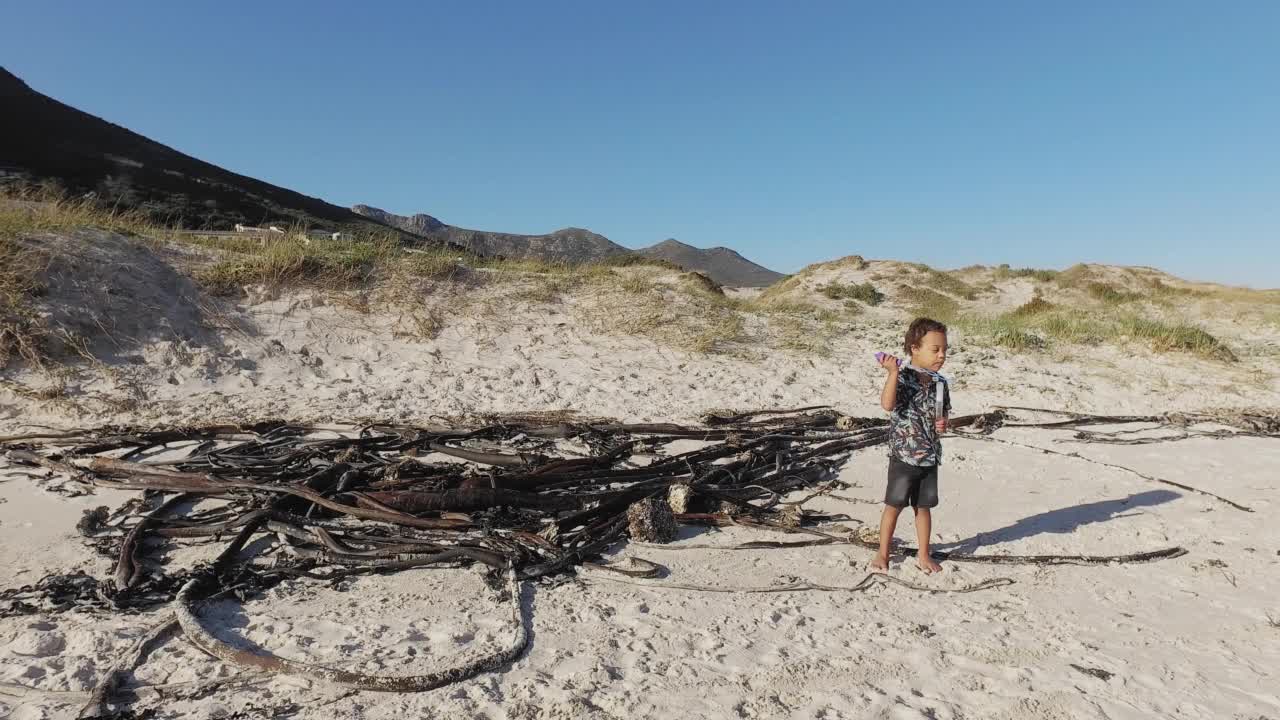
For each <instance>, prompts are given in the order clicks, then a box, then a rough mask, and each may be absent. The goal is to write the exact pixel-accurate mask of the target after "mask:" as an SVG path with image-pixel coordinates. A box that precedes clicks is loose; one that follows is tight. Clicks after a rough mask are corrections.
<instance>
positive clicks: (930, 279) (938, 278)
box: [910, 263, 981, 300]
mask: <svg viewBox="0 0 1280 720" xmlns="http://www.w3.org/2000/svg"><path fill="white" fill-rule="evenodd" d="M910 267H911V268H912V269H914V270H916V272H918V273H923V274H924V276H925V278H924V279H925V284H926V285H928V287H929V288H930V289H932V290H935V291H941V292H944V293H946V294H948V295H953V296H955V297H959V298H963V299H965V300H977V299H978V296H979V295H980V294H981V293H980V292H979V290H978V288H975V287H974V286H972V285H970V284H969V283H967V282H965V281H963V280H961V279H960V278H958V277H956V276H954V275H951V274H950V273H946V272H943V271H941V270H936V269H934V268H931V267H929V266H928V265H924V264H922V263H911V265H910Z"/></svg>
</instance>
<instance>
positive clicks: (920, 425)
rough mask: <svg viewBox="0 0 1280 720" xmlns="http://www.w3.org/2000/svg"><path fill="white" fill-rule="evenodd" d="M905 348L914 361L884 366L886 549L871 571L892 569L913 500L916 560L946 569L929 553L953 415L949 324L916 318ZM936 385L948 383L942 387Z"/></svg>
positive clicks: (930, 568)
mask: <svg viewBox="0 0 1280 720" xmlns="http://www.w3.org/2000/svg"><path fill="white" fill-rule="evenodd" d="M903 349H905V350H906V351H907V356H908V357H909V358H910V364H909V365H903V366H902V367H901V368H899V366H898V359H897V358H896V357H894V356H892V355H885V356H884V358H883V359H882V360H881V362H880V365H881V366H882V367H883V368H884V369H885V370H886V371H888V376H887V377H885V381H884V390H882V391H881V392H880V406H881V407H883V408H884V409H885V410H888V411H889V412H891V413H892V415H890V418H889V429H890V432H891V434H890V436H889V487H888V489H887V490H886V491H885V496H884V512H883V513H882V514H881V515H880V551H879V552H878V553H877V554H876V557H875V559H874V560H872V561H871V569H872V570H876V571H880V572H885V571H887V570H888V568H889V543H890V542H891V541H892V540H893V530H894V528H895V527H896V526H897V524H898V513H900V512H902V509H903V508H905V507H906V506H907V505H908V504H910V505H911V506H912V507H913V508H915V512H916V538H917V540H918V541H919V546H920V551H919V554H918V556H917V558H916V564H917V565H918V566H919V567H920V569H921V570H923V571H924V572H926V573H934V572H938V571H940V570H942V566H941V565H938V563H936V562H934V561H933V558H932V557H930V556H929V534H930V531H931V522H932V517H931V516H930V514H929V509H930V508H932V507H935V506H937V504H938V465H940V464H942V438H941V437H940V436H941V434H942V433H943V432H945V431H946V429H947V416H948V415H949V414H950V413H951V392H950V389H949V388H947V387H946V383H945V382H944V381H943V380H942V376H940V375H938V374H937V373H938V371H939V370H941V369H942V364H943V363H944V362H946V360H947V326H946V325H943V324H942V323H940V322H938V321H937V320H930V319H929V318H916V319H915V320H914V321H913V322H912V323H911V326H910V327H909V328H907V337H906V342H904V343H903ZM936 383H942V384H941V386H939V385H937V384H936ZM939 389H941V391H942V405H943V407H942V414H941V416H939V415H938V408H937V397H938V396H937V392H938V391H939Z"/></svg>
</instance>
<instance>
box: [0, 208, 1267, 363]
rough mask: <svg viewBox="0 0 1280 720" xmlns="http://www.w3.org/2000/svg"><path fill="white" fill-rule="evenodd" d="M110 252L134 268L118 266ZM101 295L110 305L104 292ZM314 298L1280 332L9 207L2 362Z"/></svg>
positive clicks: (991, 284) (877, 287)
mask: <svg viewBox="0 0 1280 720" xmlns="http://www.w3.org/2000/svg"><path fill="white" fill-rule="evenodd" d="M110 252H116V253H126V254H127V257H122V258H117V259H115V260H113V259H112V257H111V256H110V254H109V253H110ZM104 253H105V254H104ZM113 262H117V263H118V264H119V266H120V267H121V268H125V267H128V266H135V267H144V268H150V271H149V272H150V273H151V275H150V280H149V281H148V282H149V285H150V286H163V287H167V288H170V289H171V291H172V292H173V293H176V294H177V295H178V296H177V297H173V298H164V297H160V296H155V297H153V298H151V299H150V301H149V302H150V303H152V304H153V305H154V306H157V307H158V306H166V307H168V308H170V309H171V308H176V307H179V306H183V304H184V303H186V304H189V305H191V308H190V312H189V313H187V314H186V315H182V314H181V313H178V314H177V315H173V317H169V318H168V319H167V320H166V321H165V322H166V323H167V324H163V327H162V328H160V329H158V330H157V329H155V328H152V325H154V323H151V324H149V323H143V322H138V321H137V320H136V318H134V319H130V318H131V316H132V315H138V314H145V313H147V312H153V311H151V310H148V309H146V308H142V307H139V306H138V304H137V303H136V302H130V301H129V299H128V297H127V296H129V295H134V296H136V295H139V294H145V293H148V292H151V291H150V290H148V289H146V288H143V287H138V288H134V289H130V290H128V291H127V292H116V293H115V294H112V293H113V291H112V290H111V289H110V286H111V285H112V284H113V283H119V282H122V280H120V279H119V278H121V277H124V278H126V279H129V275H128V274H127V273H123V274H117V275H102V274H101V272H102V268H103V267H110V266H111V265H112V263H113ZM95 273H98V274H96V275H95ZM98 286H106V287H107V288H108V289H107V290H106V291H102V292H103V293H104V294H101V295H100V296H99V295H94V296H93V297H90V296H88V295H86V293H88V292H90V291H89V289H88V288H90V287H98ZM99 291H101V287H98V290H95V291H94V292H99ZM300 292H305V293H311V294H312V295H318V296H323V297H328V298H329V301H330V302H335V303H339V304H342V305H344V306H346V307H350V308H353V309H355V310H358V311H359V312H364V313H378V312H385V313H396V314H397V316H398V317H401V318H402V320H403V322H402V324H403V326H404V332H405V333H406V334H409V335H415V336H421V337H423V338H431V337H434V336H435V335H437V334H438V333H439V332H440V331H441V330H442V329H443V328H444V327H447V326H448V325H449V323H450V321H451V318H453V317H458V316H467V317H479V318H487V319H490V320H492V321H493V322H501V321H502V319H503V317H504V315H505V314H506V313H507V312H508V311H509V310H510V309H512V308H525V309H528V308H540V307H543V308H546V309H545V312H544V314H553V313H555V314H564V315H566V316H568V317H569V318H571V320H572V321H573V322H574V323H575V324H577V325H579V326H580V327H583V328H585V329H587V330H589V331H590V332H593V333H606V334H621V335H632V336H639V337H644V338H648V339H650V340H652V341H654V342H656V343H658V344H659V345H661V346H665V347H671V348H676V349H681V350H685V351H689V352H697V353H723V354H732V355H734V356H738V357H744V358H750V357H753V356H760V354H761V353H768V352H791V353H806V354H818V355H824V354H829V353H830V352H831V347H832V343H833V341H834V340H835V339H837V338H838V337H840V336H841V334H843V333H856V332H859V331H860V328H868V329H869V330H872V331H874V333H876V334H877V335H881V334H884V333H886V332H887V333H888V336H889V337H892V335H893V334H896V333H897V332H900V328H901V327H902V325H903V324H904V323H905V322H906V321H907V320H908V319H909V318H910V317H912V316H914V315H921V314H923V315H929V316H932V317H935V318H937V319H939V320H942V321H944V322H946V323H948V324H949V325H950V326H951V327H952V328H953V330H954V331H955V334H956V337H955V338H953V343H964V344H968V345H970V346H981V347H992V348H1001V349H1006V350H1010V351H1017V352H1041V351H1044V350H1046V349H1050V348H1060V349H1061V348H1070V347H1073V346H1082V347H1088V346H1097V345H1102V344H1108V345H1115V346H1118V347H1124V348H1128V349H1130V350H1131V351H1133V352H1135V353H1140V352H1177V353H1186V354H1188V355H1190V356H1194V357H1199V358H1203V359H1205V360H1210V361H1214V362H1235V361H1237V360H1238V359H1239V358H1240V356H1241V354H1242V353H1243V354H1246V355H1248V354H1257V353H1258V352H1263V353H1264V354H1265V352H1269V351H1265V350H1257V348H1255V347H1254V345H1253V344H1252V343H1253V341H1252V340H1251V338H1250V336H1249V329H1250V328H1264V329H1265V328H1270V329H1271V330H1270V331H1269V332H1273V331H1274V330H1275V328H1276V327H1277V326H1278V325H1280V322H1278V318H1280V293H1277V292H1275V291H1253V290H1244V289H1238V288H1227V287H1222V286H1217V285H1207V284H1196V283H1188V282H1185V281H1182V280H1179V279H1177V278H1173V277H1171V276H1168V275H1166V274H1164V273H1161V272H1159V271H1156V270H1153V269H1150V268H1117V267H1109V266H1097V265H1078V266H1075V267H1072V268H1069V269H1067V270H1064V271H1061V272H1058V271H1052V270H1038V269H1014V268H1009V267H1007V266H1001V267H995V268H991V267H971V268H965V269H962V270H957V271H950V272H947V271H941V270H937V269H934V268H931V267H928V266H926V265H921V264H917V263H905V262H897V261H874V260H873V261H868V260H866V259H864V258H862V257H859V256H850V257H846V258H841V259H839V260H835V261H831V262H827V263H818V264H815V265H811V266H809V267H807V268H805V269H804V270H802V271H801V272H799V273H797V274H796V275H793V276H790V277H788V278H786V279H784V280H783V281H781V282H779V283H777V284H775V285H773V286H771V287H769V288H767V289H765V290H764V291H763V292H760V293H759V294H758V295H755V296H749V295H739V294H735V293H728V294H726V292H725V290H724V289H723V288H721V287H720V286H719V285H718V284H716V283H715V282H713V281H711V280H710V279H709V278H707V277H706V276H704V275H701V274H698V273H689V272H684V271H682V270H680V269H679V268H677V267H675V266H673V265H671V264H670V263H668V262H664V261H661V260H652V259H648V258H645V257H642V256H638V255H634V254H628V255H616V256H611V257H607V258H605V259H603V260H602V261H599V262H593V263H557V262H547V261H540V260H531V259H494V258H487V257H482V256H478V255H473V254H470V253H467V252H465V251H457V250H454V251H449V250H443V249H440V248H431V247H427V248H420V247H408V246H405V245H404V244H403V243H402V242H401V238H399V237H398V236H396V235H395V234H393V233H392V232H386V233H379V232H369V233H364V234H356V235H355V236H354V237H352V238H351V239H342V240H331V239H328V238H316V237H309V236H308V235H307V233H306V229H305V228H303V227H297V228H294V229H292V230H291V231H289V232H286V233H282V234H278V235H271V236H265V237H260V236H251V235H246V236H243V237H240V236H231V237H228V236H218V235H209V236H201V235H193V234H190V233H177V232H173V231H171V230H169V229H167V228H164V227H160V226H157V225H154V224H152V223H150V222H149V221H148V220H147V218H146V217H144V216H142V215H140V214H136V213H112V212H107V211H103V210H101V209H99V208H97V207H95V206H94V205H92V204H90V203H89V202H88V201H85V200H68V199H65V198H48V197H45V198H40V199H36V200H32V199H29V198H28V199H17V200H15V199H10V200H7V201H4V202H3V203H0V365H7V364H9V363H11V362H14V361H22V362H25V363H26V364H27V365H29V366H36V367H45V366H46V365H48V366H49V367H54V366H56V363H54V364H53V365H50V364H49V363H50V361H51V360H59V361H61V360H68V359H69V360H75V359H77V358H79V359H85V358H98V359H100V358H101V356H102V355H104V353H105V354H110V351H111V348H112V347H113V346H118V345H119V344H120V343H121V342H123V340H122V339H121V338H119V337H116V335H117V334H118V333H117V332H116V331H114V330H113V328H122V327H129V328H132V330H131V331H130V334H129V338H128V340H131V341H142V340H145V336H146V335H147V333H148V332H150V330H148V328H152V330H154V331H155V332H163V333H170V334H173V333H174V332H175V330H173V328H174V327H177V326H180V325H181V326H184V327H185V325H192V324H194V325H200V324H202V323H204V324H208V323H207V321H206V320H203V319H202V320H198V321H190V322H188V320H187V319H186V318H188V317H190V318H207V317H209V316H211V315H213V316H221V315H226V314H227V313H228V312H231V313H232V314H234V312H232V310H234V309H235V308H239V307H241V306H243V305H244V304H245V303H251V302H253V301H255V300H260V299H262V298H264V297H279V296H282V295H288V294H290V293H300ZM218 307H222V308H223V310H222V311H211V309H212V308H218ZM227 308H231V309H232V310H227ZM82 316H83V317H82ZM86 318H88V319H86ZM184 324H185V325H184ZM188 332H194V331H192V330H188ZM134 335H141V336H144V337H133V336H134Z"/></svg>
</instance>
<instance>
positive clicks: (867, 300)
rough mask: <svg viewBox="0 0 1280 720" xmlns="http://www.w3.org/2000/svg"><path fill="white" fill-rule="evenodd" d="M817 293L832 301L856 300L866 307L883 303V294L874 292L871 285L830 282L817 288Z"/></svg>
mask: <svg viewBox="0 0 1280 720" xmlns="http://www.w3.org/2000/svg"><path fill="white" fill-rule="evenodd" d="M818 292H820V293H822V294H823V295H825V296H826V297H829V298H831V299H832V300H857V301H859V302H862V303H864V304H867V305H879V304H880V303H882V302H884V293H882V292H880V291H879V290H876V288H875V286H874V285H872V284H871V283H869V282H867V283H860V284H859V283H849V284H845V283H838V282H830V283H827V284H826V285H823V286H821V287H819V288H818Z"/></svg>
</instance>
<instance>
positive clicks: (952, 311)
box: [898, 285, 960, 322]
mask: <svg viewBox="0 0 1280 720" xmlns="http://www.w3.org/2000/svg"><path fill="white" fill-rule="evenodd" d="M898 297H899V298H901V299H902V300H903V301H904V302H905V303H907V305H908V307H909V308H910V311H911V312H912V314H915V315H923V316H925V317H931V318H935V319H937V320H940V321H942V322H946V320H945V318H950V317H955V316H956V315H957V314H958V313H959V312H960V303H958V302H956V300H955V298H952V297H948V296H946V295H943V294H942V293H940V292H937V291H935V290H931V289H930V288H923V287H913V286H910V285H900V286H898Z"/></svg>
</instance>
